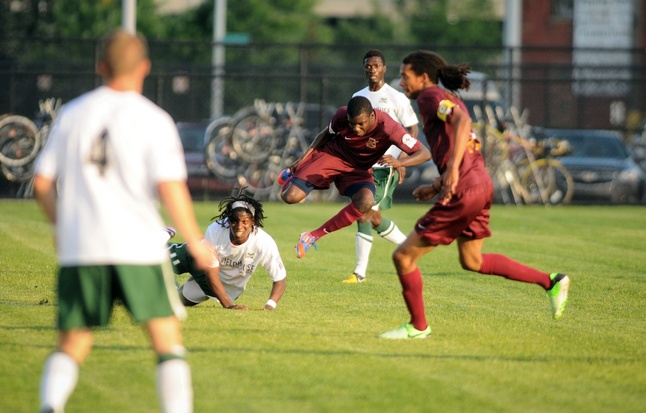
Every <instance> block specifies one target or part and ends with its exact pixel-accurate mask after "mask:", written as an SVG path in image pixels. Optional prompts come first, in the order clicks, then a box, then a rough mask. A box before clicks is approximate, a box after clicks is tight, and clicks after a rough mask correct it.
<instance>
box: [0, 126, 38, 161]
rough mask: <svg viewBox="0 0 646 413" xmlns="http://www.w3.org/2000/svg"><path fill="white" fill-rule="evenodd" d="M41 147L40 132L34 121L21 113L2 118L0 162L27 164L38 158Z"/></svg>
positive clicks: (0, 127)
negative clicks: (20, 114)
mask: <svg viewBox="0 0 646 413" xmlns="http://www.w3.org/2000/svg"><path fill="white" fill-rule="evenodd" d="M39 149H40V134H39V133H38V128H37V127H36V124H35V123H34V122H32V121H31V120H29V119H28V118H26V117H24V116H19V115H9V116H5V117H4V118H2V119H0V163H2V164H4V165H7V166H23V165H27V164H28V163H29V162H31V161H32V160H34V158H36V155H37V154H38V150H39Z"/></svg>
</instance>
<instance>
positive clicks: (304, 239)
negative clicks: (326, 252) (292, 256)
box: [296, 232, 319, 258]
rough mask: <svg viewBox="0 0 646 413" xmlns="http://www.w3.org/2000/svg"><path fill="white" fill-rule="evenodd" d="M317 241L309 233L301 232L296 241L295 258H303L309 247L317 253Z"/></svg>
mask: <svg viewBox="0 0 646 413" xmlns="http://www.w3.org/2000/svg"><path fill="white" fill-rule="evenodd" d="M317 239H318V238H316V237H315V236H313V235H312V234H311V233H310V232H303V233H302V234H301V237H300V239H299V240H298V244H296V258H303V257H304V256H305V254H307V251H309V249H310V248H311V247H314V249H315V250H317V251H318V249H319V247H317V246H316V244H315V242H316V240H317Z"/></svg>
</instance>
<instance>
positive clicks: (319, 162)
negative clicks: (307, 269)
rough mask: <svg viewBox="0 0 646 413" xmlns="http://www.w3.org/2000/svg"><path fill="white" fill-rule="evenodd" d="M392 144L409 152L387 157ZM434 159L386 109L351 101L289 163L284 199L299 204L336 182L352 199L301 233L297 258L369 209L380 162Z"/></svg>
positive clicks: (356, 99) (411, 162)
mask: <svg viewBox="0 0 646 413" xmlns="http://www.w3.org/2000/svg"><path fill="white" fill-rule="evenodd" d="M390 145H396V146H397V147H399V148H400V149H401V150H402V151H404V152H406V153H407V154H408V155H409V156H407V157H405V158H400V159H397V158H394V157H393V156H391V155H384V154H385V153H386V151H387V150H388V148H389V147H390ZM430 158H431V154H430V152H429V150H428V149H427V148H426V147H425V146H424V145H422V143H421V142H420V141H418V140H417V139H416V138H414V137H412V136H411V135H410V134H409V133H408V132H407V131H406V129H404V128H403V127H402V126H401V125H400V124H399V123H398V122H397V121H395V120H393V119H392V118H391V117H390V116H389V115H388V114H387V113H385V112H382V111H380V110H375V109H373V108H372V105H371V104H370V101H369V100H368V99H366V98H365V97H363V96H356V97H353V98H352V99H350V101H349V102H348V105H347V106H343V107H341V108H339V109H338V110H337V111H336V113H335V114H334V116H333V117H332V120H331V122H330V124H329V126H328V127H327V128H326V129H324V130H322V131H321V132H320V133H319V134H318V135H317V136H316V138H315V139H314V142H312V144H311V145H310V147H309V148H308V150H307V151H306V152H305V153H304V154H303V156H301V157H300V158H299V159H298V160H296V162H294V163H293V164H292V165H291V166H290V167H289V169H290V172H291V175H292V176H291V177H289V178H288V179H287V181H286V182H285V184H284V185H283V191H282V194H281V196H282V199H283V201H285V202H286V203H288V204H295V203H298V202H301V201H302V200H303V199H305V197H306V196H307V195H308V194H309V193H310V192H311V191H312V190H315V189H319V190H322V189H328V188H329V187H330V185H331V184H332V183H334V184H335V185H336V187H337V189H338V190H339V193H341V194H342V195H345V196H347V197H349V198H350V199H351V200H352V202H351V203H350V204H349V205H347V206H346V207H344V208H343V209H341V211H339V213H337V214H336V215H335V216H333V217H332V218H331V219H329V220H328V221H327V222H325V223H324V224H323V225H321V226H320V227H319V228H317V229H315V230H312V231H306V232H303V233H302V234H301V235H300V239H299V241H298V244H297V245H296V256H297V257H298V258H302V257H304V256H305V254H306V253H307V251H308V250H309V249H310V248H311V247H312V246H313V247H314V248H317V247H316V244H315V242H316V241H317V240H318V239H320V238H321V237H322V236H324V235H326V234H329V233H331V232H334V231H337V230H339V229H341V228H343V227H347V226H348V225H350V224H352V223H353V222H355V221H356V220H358V219H359V218H360V217H361V216H362V215H363V214H365V213H366V212H368V211H370V208H372V206H373V205H374V203H375V184H374V180H373V175H372V165H374V164H375V163H376V162H379V163H381V164H383V165H385V166H392V167H393V168H399V167H401V166H404V167H409V166H415V165H419V164H422V163H424V162H426V161H428V160H429V159H430Z"/></svg>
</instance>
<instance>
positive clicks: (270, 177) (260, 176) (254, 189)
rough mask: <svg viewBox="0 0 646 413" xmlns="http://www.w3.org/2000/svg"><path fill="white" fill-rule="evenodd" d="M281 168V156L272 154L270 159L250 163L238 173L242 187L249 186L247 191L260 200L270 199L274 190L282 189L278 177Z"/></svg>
mask: <svg viewBox="0 0 646 413" xmlns="http://www.w3.org/2000/svg"><path fill="white" fill-rule="evenodd" d="M280 172H282V170H281V169H280V156H276V155H273V156H270V157H269V159H268V160H266V161H261V162H254V163H251V164H248V165H247V166H246V167H245V168H244V169H243V170H242V171H241V172H240V174H238V184H239V185H240V187H247V189H246V190H247V191H248V192H249V193H250V194H252V195H253V197H254V198H255V199H257V200H259V201H267V200H270V198H271V195H272V191H274V190H275V189H277V188H278V189H280V185H278V182H277V178H278V174H280Z"/></svg>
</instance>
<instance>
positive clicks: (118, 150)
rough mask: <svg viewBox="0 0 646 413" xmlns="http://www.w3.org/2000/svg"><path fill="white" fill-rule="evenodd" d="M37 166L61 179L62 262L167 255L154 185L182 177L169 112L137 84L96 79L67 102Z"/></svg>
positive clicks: (136, 260)
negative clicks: (98, 83) (97, 83)
mask: <svg viewBox="0 0 646 413" xmlns="http://www.w3.org/2000/svg"><path fill="white" fill-rule="evenodd" d="M36 173H38V174H40V175H42V176H45V177H48V178H52V179H55V180H57V181H58V200H57V222H56V231H57V232H56V242H57V253H58V259H59V263H60V264H61V265H95V264H135V265H150V264H157V263H161V262H163V261H165V260H167V259H168V252H167V251H166V249H165V248H163V246H162V245H160V244H159V228H160V227H162V226H163V222H162V220H161V218H160V216H159V211H158V191H157V185H158V183H159V182H161V181H185V180H186V164H185V161H184V155H183V150H182V144H181V141H180V139H179V134H178V132H177V128H176V126H175V123H174V122H173V120H172V118H171V117H170V115H168V114H167V113H166V112H164V111H163V110H162V109H161V108H159V107H158V106H156V105H155V104H154V103H152V102H151V101H150V100H148V99H146V98H145V97H143V96H142V95H140V94H138V93H136V92H119V91H115V90H113V89H110V88H108V87H106V86H102V87H99V88H97V89H95V90H93V91H91V92H88V93H86V94H84V95H82V96H79V97H78V98H76V99H74V100H72V101H71V102H69V103H67V104H66V105H65V106H64V107H63V109H62V111H61V113H60V115H59V116H58V117H57V119H56V121H55V123H54V125H53V127H52V130H51V132H50V135H49V137H48V141H47V144H46V145H45V148H43V150H42V153H41V154H40V155H39V158H38V162H37V166H36Z"/></svg>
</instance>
